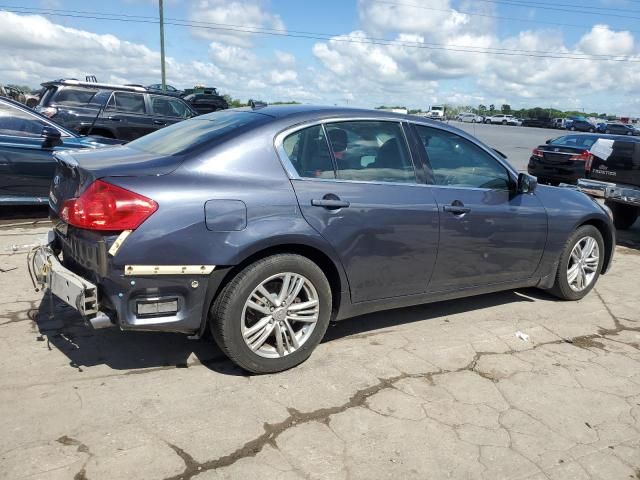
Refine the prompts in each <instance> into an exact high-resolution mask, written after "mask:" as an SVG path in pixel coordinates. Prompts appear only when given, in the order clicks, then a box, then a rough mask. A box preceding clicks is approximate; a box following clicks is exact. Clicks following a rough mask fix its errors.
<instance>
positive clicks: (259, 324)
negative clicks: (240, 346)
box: [242, 315, 273, 339]
mask: <svg viewBox="0 0 640 480" xmlns="http://www.w3.org/2000/svg"><path fill="white" fill-rule="evenodd" d="M272 318H273V317H271V315H268V316H266V317H264V318H261V319H260V320H258V321H257V322H256V323H255V325H253V326H251V327H249V328H248V329H247V330H245V331H244V333H243V334H242V335H243V336H244V338H246V339H249V338H250V337H253V336H254V335H255V334H256V333H257V332H259V331H260V330H262V329H263V328H265V327H266V326H267V324H268V323H269V322H270V321H271V319H272Z"/></svg>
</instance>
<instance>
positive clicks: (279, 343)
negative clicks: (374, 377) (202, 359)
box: [209, 254, 332, 373]
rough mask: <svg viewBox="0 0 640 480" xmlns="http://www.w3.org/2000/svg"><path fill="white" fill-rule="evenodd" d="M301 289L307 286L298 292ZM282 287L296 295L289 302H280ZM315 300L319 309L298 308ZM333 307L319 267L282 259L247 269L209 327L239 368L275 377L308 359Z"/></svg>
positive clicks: (216, 306)
mask: <svg viewBox="0 0 640 480" xmlns="http://www.w3.org/2000/svg"><path fill="white" fill-rule="evenodd" d="M287 275H289V276H290V278H291V280H290V281H286V280H285V277H286V276H287ZM299 279H301V280H299ZM298 281H299V282H300V283H299V284H298V283H296V282H298ZM285 285H286V287H285ZM297 285H302V286H301V288H300V289H299V290H297V291H298V292H299V293H294V292H295V291H296V286H297ZM283 287H285V288H284V291H285V293H287V292H290V293H291V295H294V298H290V301H288V299H289V297H290V296H291V295H289V294H286V295H283V297H282V300H280V297H279V296H278V294H279V293H280V292H283ZM289 289H292V290H289ZM267 294H268V295H269V296H267ZM314 297H315V298H314ZM314 300H316V301H317V303H316V305H317V308H316V306H315V305H311V306H309V307H306V308H304V309H300V308H299V307H297V305H300V306H302V305H303V304H309V303H313V301H314ZM251 305H253V306H251ZM331 305H332V302H331V287H330V286H329V282H328V280H327V278H326V276H325V275H324V273H322V270H321V269H320V267H318V265H316V264H315V263H314V262H312V261H311V260H309V259H308V258H306V257H303V256H300V255H293V254H278V255H273V256H271V257H267V258H264V259H262V260H258V261H257V262H255V263H252V264H251V265H248V266H247V267H245V268H244V269H243V270H242V271H241V272H240V273H238V274H237V275H236V276H235V277H234V278H233V279H232V280H231V281H230V282H229V283H228V284H227V285H226V286H225V287H224V289H223V290H222V292H220V294H219V295H218V297H217V298H216V300H215V301H214V303H213V305H212V306H211V310H210V313H209V324H210V328H211V332H212V334H213V338H214V340H215V341H216V343H217V344H218V346H219V347H220V349H221V350H222V351H223V352H224V353H225V354H226V355H227V356H228V357H229V359H231V361H233V362H234V363H235V364H236V365H238V366H239V367H241V368H243V369H245V370H247V371H249V372H252V373H274V372H280V371H283V370H287V369H289V368H292V367H295V366H296V365H299V364H300V363H302V362H304V361H305V360H306V359H307V358H309V356H310V355H311V352H312V351H313V350H314V348H315V347H316V346H317V345H318V343H320V340H322V337H323V336H324V334H325V332H326V330H327V326H328V325H329V320H330V318H331ZM290 309H291V310H290ZM314 309H315V312H313V311H312V310H314ZM307 314H312V315H310V316H306V315H307ZM296 316H297V317H298V318H301V317H302V318H305V320H304V321H302V320H295V319H294V317H296ZM311 318H316V320H315V321H313V322H310V321H309V319H311ZM260 322H262V323H261V325H262V327H260V326H259V325H258V324H259V323H260ZM258 327H259V328H258ZM252 328H253V330H252ZM256 328H257V329H256ZM263 336H264V339H262V337H263ZM298 343H299V344H298ZM258 344H259V345H258ZM297 344H298V345H297ZM296 345H297V346H296Z"/></svg>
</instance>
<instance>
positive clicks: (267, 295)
mask: <svg viewBox="0 0 640 480" xmlns="http://www.w3.org/2000/svg"><path fill="white" fill-rule="evenodd" d="M256 290H257V291H258V292H260V294H261V295H262V296H263V297H264V298H263V300H266V301H267V302H268V303H269V304H270V305H273V297H272V294H271V293H269V291H268V290H267V289H266V288H264V285H260V286H259V287H258V288H257V289H256ZM254 295H256V294H255V293H254ZM256 296H257V295H256Z"/></svg>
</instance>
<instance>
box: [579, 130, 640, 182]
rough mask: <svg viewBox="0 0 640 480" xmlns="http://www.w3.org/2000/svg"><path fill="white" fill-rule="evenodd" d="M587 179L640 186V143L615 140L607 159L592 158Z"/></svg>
mask: <svg viewBox="0 0 640 480" xmlns="http://www.w3.org/2000/svg"><path fill="white" fill-rule="evenodd" d="M589 178H591V179H593V180H601V181H605V182H614V183H622V184H627V185H635V186H640V142H637V141H633V140H631V139H629V140H626V139H624V140H615V141H614V142H613V148H612V151H611V154H610V155H609V156H608V158H601V157H599V156H594V158H593V162H592V164H591V170H590V173H589Z"/></svg>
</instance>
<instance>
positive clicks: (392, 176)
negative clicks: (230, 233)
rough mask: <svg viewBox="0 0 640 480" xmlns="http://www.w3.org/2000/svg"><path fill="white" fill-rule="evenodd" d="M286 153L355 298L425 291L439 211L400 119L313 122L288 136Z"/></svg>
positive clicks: (308, 212)
mask: <svg viewBox="0 0 640 480" xmlns="http://www.w3.org/2000/svg"><path fill="white" fill-rule="evenodd" d="M327 140H328V141H327ZM329 145H330V146H331V149H329ZM281 152H282V154H283V155H286V156H287V158H288V161H289V162H290V164H291V167H292V169H293V170H294V172H295V175H293V176H294V178H293V179H292V183H293V187H294V189H295V192H296V195H297V197H298V202H299V205H300V209H301V211H302V214H303V215H304V217H305V219H306V220H307V221H308V222H309V224H310V225H311V226H312V227H313V228H314V229H315V230H317V231H318V232H319V233H320V234H321V235H322V236H323V237H324V238H325V239H326V240H327V241H328V242H329V243H330V244H331V245H332V247H333V248H334V249H335V251H336V252H337V254H338V255H339V257H340V259H341V260H342V263H343V265H344V267H345V270H346V272H347V277H348V279H349V287H350V290H351V298H352V301H353V302H364V301H370V300H378V299H383V298H391V297H398V296H403V295H411V294H418V293H423V292H425V290H426V285H427V283H428V281H429V278H430V277H431V274H432V271H433V266H434V264H435V259H436V254H437V247H438V211H437V207H436V203H435V200H434V198H433V195H432V193H431V189H430V188H429V187H428V186H426V185H424V184H423V185H419V184H418V182H417V180H416V174H415V169H414V165H413V162H412V158H411V155H410V153H409V149H408V148H407V143H406V140H405V135H404V130H403V127H402V125H401V124H400V123H399V122H380V121H345V122H336V123H327V124H326V125H324V126H323V125H315V126H311V127H307V128H305V129H302V130H298V131H296V132H294V133H292V134H290V135H289V136H287V137H286V138H285V139H284V141H283V144H282V149H281Z"/></svg>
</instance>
